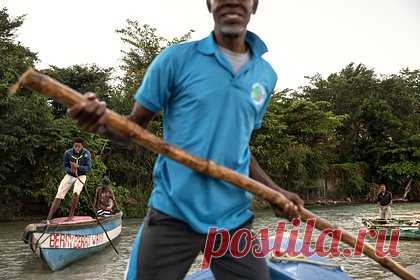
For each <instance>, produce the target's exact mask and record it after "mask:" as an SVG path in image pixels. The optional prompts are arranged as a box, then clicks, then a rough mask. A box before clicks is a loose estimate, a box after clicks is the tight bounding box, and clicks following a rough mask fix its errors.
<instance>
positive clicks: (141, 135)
mask: <svg viewBox="0 0 420 280" xmlns="http://www.w3.org/2000/svg"><path fill="white" fill-rule="evenodd" d="M22 86H24V87H27V88H30V89H33V90H35V91H38V92H39V93H41V94H43V95H45V96H48V97H50V98H53V99H54V100H56V101H58V102H60V103H62V104H64V105H66V106H67V107H71V106H73V105H75V104H77V103H80V102H84V101H86V97H84V96H83V95H82V94H80V93H78V92H77V91H75V90H73V89H71V88H69V87H67V86H65V85H62V84H60V83H59V82H57V81H55V80H53V79H52V78H50V77H48V76H46V75H43V74H41V73H39V72H37V71H35V70H33V69H29V70H27V71H26V72H25V73H24V74H23V75H22V76H21V77H20V79H19V81H18V82H17V83H16V84H15V85H13V86H12V87H11V89H10V92H12V93H14V92H16V91H17V90H18V89H19V88H20V87H22ZM105 122H106V124H107V125H108V126H109V127H110V128H112V129H114V130H115V131H118V132H119V133H121V134H122V135H123V136H125V137H127V138H130V139H131V140H133V141H134V142H136V143H138V144H140V145H142V146H144V147H145V148H147V149H149V150H151V151H154V152H156V153H159V154H162V155H165V156H166V157H168V158H171V159H173V160H175V161H177V162H179V163H181V164H183V165H185V166H188V167H190V168H192V169H194V170H195V171H198V172H200V173H203V174H206V175H208V176H211V177H213V178H217V179H221V180H224V181H226V182H229V183H232V184H234V185H236V186H238V187H240V188H242V189H244V190H246V191H248V192H251V193H253V194H255V195H257V196H259V197H261V198H263V199H265V200H267V201H269V202H270V203H272V204H274V205H276V206H277V207H279V208H280V209H281V208H283V206H284V205H285V204H286V203H288V202H289V200H288V199H287V198H286V197H285V196H284V195H282V194H281V193H279V192H276V191H274V190H272V189H270V188H269V187H267V186H265V185H263V184H261V183H259V182H257V181H255V180H253V179H250V178H248V177H245V176H243V175H241V174H239V173H237V172H234V171H233V170H231V169H229V168H226V167H223V166H219V165H216V164H215V163H214V162H212V161H209V160H204V159H201V158H198V157H195V156H192V155H190V154H188V153H186V152H184V151H183V150H181V149H178V148H176V147H174V146H171V145H169V144H167V143H165V142H163V140H162V139H161V138H159V137H157V136H155V135H153V134H151V133H150V132H148V131H147V130H145V129H143V128H141V127H140V126H139V125H137V124H135V123H133V122H131V121H129V120H127V119H126V118H124V117H122V116H120V115H119V114H117V113H115V112H113V111H111V110H109V109H107V117H106V120H105ZM297 214H298V215H299V216H300V218H301V219H302V220H303V221H304V222H307V221H308V220H309V219H315V220H316V223H315V227H316V228H317V229H319V230H324V229H333V230H334V229H339V228H338V227H337V226H336V225H333V224H331V223H330V222H328V221H327V220H325V219H322V218H320V217H318V216H316V215H314V214H313V213H311V212H310V211H308V210H306V209H301V210H299V213H297ZM339 230H340V231H341V232H342V239H341V240H342V241H343V242H344V243H346V244H348V245H350V246H352V247H353V248H354V247H355V246H356V237H355V236H353V235H352V234H351V233H349V232H347V231H345V230H343V229H339ZM363 253H364V254H366V255H367V256H368V257H370V258H371V259H373V260H375V261H377V262H378V263H379V264H380V265H382V266H383V267H385V268H387V269H389V270H390V271H392V272H393V273H394V274H396V275H397V276H399V277H401V278H402V279H406V280H415V279H416V278H415V277H414V276H413V275H412V274H411V273H410V272H409V271H407V270H406V269H405V268H404V267H402V266H401V265H400V264H398V263H397V262H395V261H394V260H392V259H391V258H390V257H384V258H381V257H378V256H377V255H376V253H375V248H374V247H373V246H371V245H369V244H364V246H363Z"/></svg>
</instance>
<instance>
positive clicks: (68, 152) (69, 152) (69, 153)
mask: <svg viewBox="0 0 420 280" xmlns="http://www.w3.org/2000/svg"><path fill="white" fill-rule="evenodd" d="M72 152H73V149H72V148H70V149H67V150H65V151H64V154H65V155H71V154H72Z"/></svg>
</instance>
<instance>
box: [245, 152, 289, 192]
mask: <svg viewBox="0 0 420 280" xmlns="http://www.w3.org/2000/svg"><path fill="white" fill-rule="evenodd" d="M249 177H250V178H252V179H254V180H255V181H258V182H260V183H262V184H264V185H266V186H267V187H269V188H271V189H274V190H276V191H279V192H281V193H285V192H287V191H286V190H284V189H282V188H280V187H279V186H278V185H277V184H276V183H275V182H274V181H273V180H272V179H271V178H270V176H268V174H267V173H265V171H264V170H263V169H262V168H261V166H260V165H259V163H258V161H257V160H256V159H255V158H254V156H252V155H251V164H250V166H249Z"/></svg>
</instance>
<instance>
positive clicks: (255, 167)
mask: <svg viewBox="0 0 420 280" xmlns="http://www.w3.org/2000/svg"><path fill="white" fill-rule="evenodd" d="M249 177H251V178H252V179H254V180H255V181H258V182H260V183H262V184H264V185H266V186H267V187H269V188H271V189H273V190H275V191H278V192H279V193H281V194H283V195H284V196H285V197H286V198H288V199H289V200H290V203H288V204H286V205H284V207H283V209H279V208H278V207H277V206H274V205H271V207H272V208H273V211H274V213H275V215H276V216H277V217H287V218H288V219H289V220H291V219H293V218H295V217H297V216H298V215H297V214H298V212H297V211H298V209H299V208H301V207H303V203H304V202H303V200H302V199H301V198H300V197H299V196H298V195H297V194H295V193H292V192H288V191H286V190H284V189H282V188H280V187H279V186H278V185H277V184H276V183H275V182H274V181H273V180H272V179H271V178H270V176H268V175H267V173H265V171H264V170H263V169H262V168H261V166H260V165H259V164H258V161H257V160H256V159H255V158H254V156H252V155H251V164H250V166H249Z"/></svg>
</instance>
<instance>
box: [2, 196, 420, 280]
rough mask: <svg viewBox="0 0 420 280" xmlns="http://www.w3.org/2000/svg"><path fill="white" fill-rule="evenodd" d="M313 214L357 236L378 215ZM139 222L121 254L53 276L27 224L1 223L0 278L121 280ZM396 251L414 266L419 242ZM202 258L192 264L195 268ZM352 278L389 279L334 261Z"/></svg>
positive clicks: (357, 209)
mask: <svg viewBox="0 0 420 280" xmlns="http://www.w3.org/2000/svg"><path fill="white" fill-rule="evenodd" d="M394 206H395V207H394V212H396V213H401V212H409V211H419V209H420V204H419V203H416V204H395V205H394ZM312 211H313V212H314V213H315V214H317V215H319V216H321V217H323V218H327V219H328V220H330V221H331V222H333V223H336V224H337V225H339V226H340V227H343V228H344V229H346V230H348V231H350V232H352V233H354V234H356V233H357V229H359V228H360V227H361V226H362V224H361V218H362V217H363V216H372V215H376V214H377V210H376V208H375V206H374V205H355V206H334V207H328V208H325V207H323V208H315V209H312ZM140 222H141V220H139V219H125V220H124V222H123V231H122V234H121V238H120V240H119V241H118V242H117V244H116V246H117V248H118V251H119V253H120V255H119V256H117V255H116V254H115V252H114V251H113V249H112V248H108V249H106V250H104V251H102V252H100V253H98V254H96V255H94V256H92V257H90V258H88V259H85V260H83V261H80V262H77V263H75V264H73V265H71V266H70V267H67V268H65V269H63V270H61V271H58V272H55V273H52V272H50V271H49V270H48V268H47V267H45V266H43V265H42V263H41V261H40V260H39V258H38V257H37V256H36V255H34V254H32V252H31V251H30V249H29V246H27V245H26V244H24V243H23V241H22V240H21V234H22V232H23V230H24V228H25V226H26V224H27V222H13V223H1V224H0V279H3V278H4V279H54V280H55V279H122V278H123V276H124V271H125V268H126V265H127V262H128V258H129V254H130V249H131V244H132V242H133V241H134V238H135V234H136V233H137V229H138V226H139V224H140ZM276 222H277V219H276V218H275V217H273V215H272V213H271V211H261V212H258V213H257V217H256V220H255V223H254V225H255V228H256V229H258V228H261V227H265V226H269V227H270V228H271V229H275V225H276ZM398 249H399V251H400V253H401V256H400V257H398V258H397V259H396V260H397V261H399V262H400V263H401V264H402V265H403V266H409V265H412V264H415V263H416V262H418V260H419V259H420V241H400V243H399V246H398ZM200 259H201V258H198V259H197V261H196V262H195V264H194V267H193V270H196V269H197V268H198V265H199V262H200ZM334 260H335V261H336V262H337V263H339V264H340V265H342V266H343V267H344V268H345V269H346V271H347V272H349V274H350V275H351V276H352V277H354V278H355V279H387V278H388V277H390V276H391V274H390V273H389V272H386V271H385V270H384V269H382V268H381V267H380V266H379V265H378V264H376V263H375V262H374V261H372V260H370V259H369V258H367V257H364V256H362V257H359V258H350V259H345V258H343V257H339V258H336V259H334Z"/></svg>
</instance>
